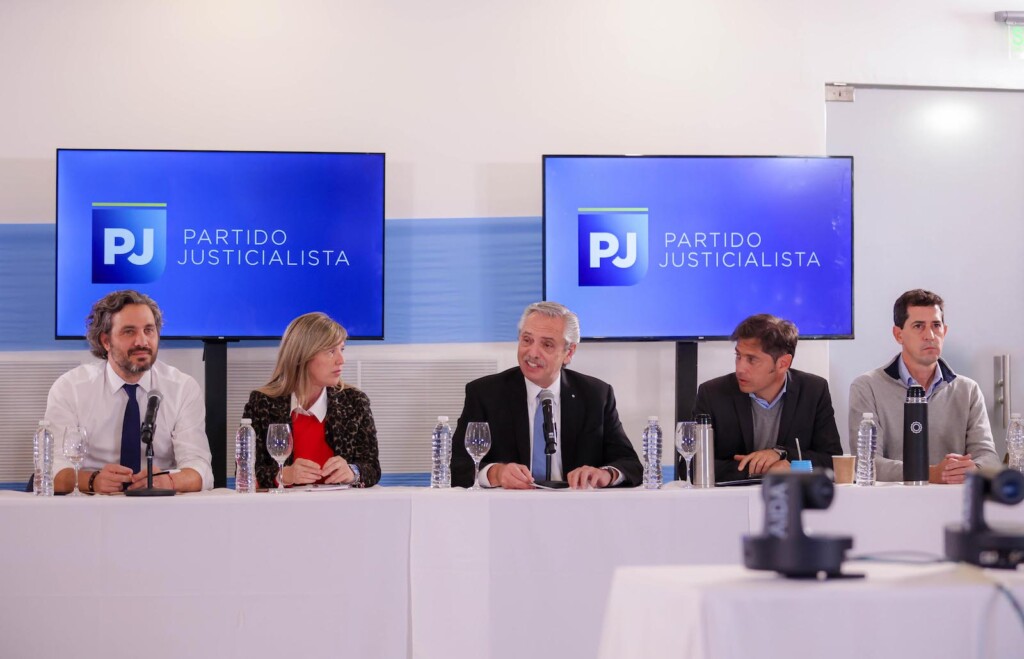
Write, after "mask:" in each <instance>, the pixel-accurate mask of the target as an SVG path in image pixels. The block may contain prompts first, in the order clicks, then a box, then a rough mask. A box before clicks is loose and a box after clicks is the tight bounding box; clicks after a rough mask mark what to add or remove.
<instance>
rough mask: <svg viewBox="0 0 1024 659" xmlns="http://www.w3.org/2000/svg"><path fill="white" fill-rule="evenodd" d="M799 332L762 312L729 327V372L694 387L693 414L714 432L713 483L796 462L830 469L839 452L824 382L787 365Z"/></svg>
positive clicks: (783, 466)
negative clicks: (704, 417)
mask: <svg viewBox="0 0 1024 659" xmlns="http://www.w3.org/2000/svg"><path fill="white" fill-rule="evenodd" d="M797 338H798V333H797V329H796V326H795V325H793V323H791V322H789V321H788V320H782V319H780V318H776V317H775V316H770V315H767V314H761V315H757V316H751V317H750V318H747V319H746V320H744V321H743V322H742V323H740V324H739V326H737V327H736V330H735V331H734V332H733V334H732V336H731V337H730V339H731V340H732V341H735V342H736V372H735V373H731V374H729V375H723V376H722V377H719V378H715V379H714V380H709V381H707V382H705V383H704V384H702V385H700V387H699V388H698V389H697V405H696V407H695V409H694V414H710V415H711V423H712V427H713V428H714V430H715V480H716V481H718V482H723V481H733V480H739V479H743V478H748V477H751V476H755V477H756V476H761V475H763V474H766V473H768V472H776V471H789V468H790V461H791V460H796V459H797V453H798V451H797V441H796V440H797V439H799V440H800V451H799V452H800V453H801V454H802V457H803V459H804V460H810V461H811V462H812V463H814V466H815V467H816V468H817V467H825V468H828V469H831V468H832V456H833V455H839V454H840V453H842V452H843V448H842V445H841V444H840V441H839V430H838V428H837V427H836V418H835V411H834V410H833V409H832V396H831V395H830V394H829V390H828V382H827V381H826V380H825V379H824V378H821V377H818V376H817V375H812V374H810V373H804V372H802V371H798V370H795V369H792V368H790V366H791V365H792V363H793V356H794V355H795V354H796V344H797Z"/></svg>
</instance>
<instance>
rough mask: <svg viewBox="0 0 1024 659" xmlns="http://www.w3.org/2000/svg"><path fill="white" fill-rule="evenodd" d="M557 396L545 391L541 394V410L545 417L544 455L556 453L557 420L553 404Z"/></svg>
mask: <svg viewBox="0 0 1024 659" xmlns="http://www.w3.org/2000/svg"><path fill="white" fill-rule="evenodd" d="M554 401H555V395H554V394H553V393H551V392H550V391H549V390H547V389H544V390H542V391H541V392H540V410H541V414H543V415H544V453H545V454H546V455H552V454H553V453H554V452H555V420H554V418H553V417H554V412H553V411H552V410H553V404H554Z"/></svg>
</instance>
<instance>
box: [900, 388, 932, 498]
mask: <svg viewBox="0 0 1024 659" xmlns="http://www.w3.org/2000/svg"><path fill="white" fill-rule="evenodd" d="M903 484H904V485H927V484H928V400H927V399H926V398H925V397H924V389H923V388H921V387H919V386H917V385H914V386H913V387H909V388H908V389H907V400H906V402H905V403H903Z"/></svg>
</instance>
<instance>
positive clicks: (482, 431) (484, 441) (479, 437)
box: [466, 421, 491, 490]
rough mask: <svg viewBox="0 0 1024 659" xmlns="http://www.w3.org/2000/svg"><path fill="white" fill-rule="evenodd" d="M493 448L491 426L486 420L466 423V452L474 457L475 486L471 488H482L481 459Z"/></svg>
mask: <svg viewBox="0 0 1024 659" xmlns="http://www.w3.org/2000/svg"><path fill="white" fill-rule="evenodd" d="M490 450H491V427H490V426H489V425H487V422H486V421H471V422H469V423H468V424H466V452H467V453H469V457H471V458H473V486H472V487H470V488H469V489H471V490H481V489H483V488H482V487H480V483H479V482H478V480H479V478H480V461H481V460H483V459H484V456H485V455H487V452H488V451H490Z"/></svg>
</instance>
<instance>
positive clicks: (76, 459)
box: [62, 426, 89, 497]
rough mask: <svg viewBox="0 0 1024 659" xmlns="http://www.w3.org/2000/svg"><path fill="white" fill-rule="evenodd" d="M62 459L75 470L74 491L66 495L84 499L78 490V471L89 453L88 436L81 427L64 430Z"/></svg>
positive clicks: (69, 427)
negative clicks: (65, 459)
mask: <svg viewBox="0 0 1024 659" xmlns="http://www.w3.org/2000/svg"><path fill="white" fill-rule="evenodd" d="M62 450H63V452H64V457H65V458H67V461H68V462H70V463H71V466H72V467H74V468H75V489H73V490H72V491H71V493H70V494H68V496H69V497H84V496H85V495H84V494H82V492H81V491H80V490H79V489H78V470H79V469H80V468H81V467H82V462H83V461H85V454H86V453H87V452H88V451H89V435H88V434H87V433H86V432H85V428H83V427H81V426H68V427H67V428H65V429H64V442H63V445H62Z"/></svg>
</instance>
